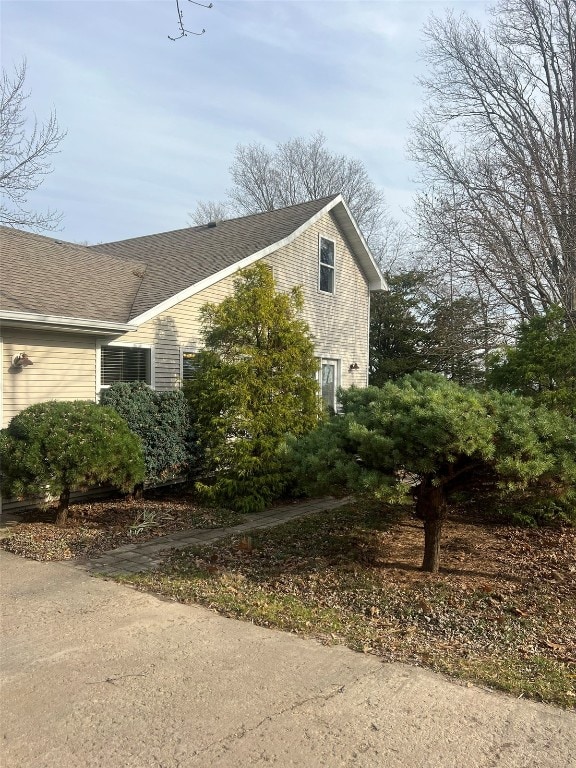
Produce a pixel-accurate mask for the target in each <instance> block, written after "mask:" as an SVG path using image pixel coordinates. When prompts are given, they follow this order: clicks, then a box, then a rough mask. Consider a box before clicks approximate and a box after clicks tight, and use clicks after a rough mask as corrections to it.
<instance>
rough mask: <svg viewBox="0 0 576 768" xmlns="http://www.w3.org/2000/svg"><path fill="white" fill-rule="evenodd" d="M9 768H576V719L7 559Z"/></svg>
mask: <svg viewBox="0 0 576 768" xmlns="http://www.w3.org/2000/svg"><path fill="white" fill-rule="evenodd" d="M0 568H1V574H2V593H3V595H2V603H3V620H2V627H1V629H2V716H1V728H2V750H3V757H2V763H1V764H2V766H3V768H23V766H31V767H33V768H44V767H47V766H58V768H72V766H74V767H76V766H78V768H80V767H82V768H90V767H91V766H102V767H103V768H104V767H106V768H132V767H133V768H148V767H158V768H160V767H161V768H187V766H202V768H206V767H211V766H222V767H224V766H225V767H226V768H232V767H234V768H236V767H237V766H271V765H274V766H305V767H306V768H314V767H315V766H330V767H332V766H354V768H362V767H363V766H378V767H379V768H428V767H430V768H432V766H434V768H449V767H450V768H476V767H479V766H482V768H500V767H502V768H516V767H517V768H547V767H548V766H549V768H573V767H574V766H575V765H576V745H575V741H576V716H575V715H574V714H570V713H566V712H562V711H561V710H558V709H555V708H553V707H547V706H544V705H540V704H536V703H531V702H527V701H523V700H517V699H513V698H510V697H508V696H504V695H498V694H495V693H490V692H487V691H484V690H481V689H478V688H475V687H467V686H461V685H457V684H454V683H451V682H449V681H448V680H446V679H445V678H443V677H441V676H438V675H435V674H433V673H431V672H427V671H424V670H420V669H414V668H411V667H407V666H403V665H401V664H382V663H380V662H379V661H378V660H376V659H375V658H373V657H370V656H363V655H361V654H356V653H353V652H351V651H348V650H346V649H344V648H325V647H322V646H321V645H319V644H317V643H315V642H313V641H308V640H302V639H299V638H296V637H293V636H291V635H288V634H283V633H280V632H276V631H270V630H266V629H262V628H259V627H255V626H252V625H251V624H247V623H242V622H238V621H233V620H230V619H225V618H222V617H220V616H217V615H216V614H213V613H211V612H210V611H207V610H205V609H203V608H199V607H186V606H182V605H178V604H176V603H171V602H166V601H162V600H160V599H158V598H156V597H154V596H151V595H146V594H141V593H138V592H135V591H133V590H131V589H129V588H126V587H122V586H118V585H117V584H114V583H112V582H105V581H102V580H99V579H95V578H92V577H90V576H88V575H87V574H86V573H84V572H83V571H81V570H79V569H77V568H75V567H73V566H70V565H64V564H50V563H35V562H29V561H25V560H21V559H19V558H17V557H15V556H13V555H10V554H8V553H5V552H3V551H0Z"/></svg>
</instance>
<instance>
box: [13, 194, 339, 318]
mask: <svg viewBox="0 0 576 768" xmlns="http://www.w3.org/2000/svg"><path fill="white" fill-rule="evenodd" d="M336 197H337V195H331V196H330V197H325V198H322V199H320V200H313V201H311V202H307V203H300V204H298V205H292V206H290V207H288V208H281V209H278V210H276V211H269V212H266V213H257V214H253V215H250V216H243V217H241V218H237V219H228V220H226V221H220V222H218V223H217V224H216V226H212V227H210V226H200V227H186V228H185V229H178V230H174V231H172V232H162V233H160V234H156V235H147V236H144V237H135V238H131V239H129V240H120V241H118V242H114V243H102V244H99V245H94V246H83V245H75V244H74V243H68V242H63V241H61V240H59V239H58V238H56V237H46V236H43V235H36V234H32V233H30V232H23V231H21V230H18V229H12V228H10V227H0V309H2V310H4V311H8V312H26V313H32V314H37V315H50V316H60V317H70V318H83V319H86V320H97V321H107V322H112V323H128V322H129V321H130V320H131V319H132V318H135V317H137V316H138V315H141V314H142V313H143V312H146V311H147V310H149V309H152V308H153V307H155V306H157V305H158V304H161V303H162V302H163V301H166V300H168V299H170V298H171V297H172V296H174V295H176V294H177V293H179V292H180V291H184V290H186V289H187V288H189V287H190V286H192V285H195V284H196V283H198V282H200V281H201V280H204V279H206V278H209V277H211V276H212V275H215V274H216V273H218V272H220V271H221V270H223V269H226V267H230V266H232V265H233V264H236V263H237V262H239V261H242V260H243V259H245V258H247V257H249V256H251V255H253V254H255V253H257V252H259V251H261V250H263V249H264V248H267V247H269V246H273V245H274V244H275V243H278V242H279V241H281V240H283V239H284V238H286V237H288V236H289V235H291V234H293V233H294V232H295V231H296V230H297V229H298V228H299V227H301V226H302V225H304V224H306V222H307V221H309V219H311V218H312V217H313V216H314V215H315V214H317V213H319V212H320V211H321V210H322V209H323V208H324V207H325V206H326V205H327V204H328V203H329V202H330V201H331V200H334V198H336Z"/></svg>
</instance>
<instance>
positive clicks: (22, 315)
mask: <svg viewBox="0 0 576 768" xmlns="http://www.w3.org/2000/svg"><path fill="white" fill-rule="evenodd" d="M0 323H2V324H3V325H6V326H12V327H27V328H38V329H44V330H60V331H66V332H78V333H89V334H97V335H100V336H106V335H110V336H116V335H118V334H122V333H127V332H128V331H135V330H136V328H137V326H135V325H134V324H132V323H117V322H112V321H109V320H94V319H92V318H85V317H66V316H63V315H43V314H38V313H36V312H12V311H10V310H0Z"/></svg>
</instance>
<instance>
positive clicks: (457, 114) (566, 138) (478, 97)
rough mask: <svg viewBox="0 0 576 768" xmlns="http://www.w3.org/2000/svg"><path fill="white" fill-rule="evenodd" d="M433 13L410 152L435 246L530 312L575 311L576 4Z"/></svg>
mask: <svg viewBox="0 0 576 768" xmlns="http://www.w3.org/2000/svg"><path fill="white" fill-rule="evenodd" d="M492 14H493V16H492V19H491V22H490V24H489V26H488V28H487V29H484V28H483V27H482V26H481V25H480V24H479V23H478V22H476V21H474V20H472V19H470V18H469V17H467V16H465V15H463V16H459V17H456V16H454V15H453V14H451V13H449V14H447V15H446V16H445V17H444V18H441V19H440V18H437V17H432V18H431V20H430V22H429V23H428V25H427V27H426V30H425V34H426V36H427V38H428V42H429V45H428V48H427V52H426V58H427V61H428V63H429V65H430V70H429V74H428V75H427V77H426V78H425V79H424V80H423V85H424V87H425V89H426V94H427V101H426V107H425V110H424V111H423V113H422V114H421V115H420V116H419V118H418V120H417V121H416V123H415V126H414V134H413V140H412V142H411V152H412V155H413V157H414V159H415V160H416V161H418V162H419V163H420V167H421V169H422V180H423V181H424V182H425V185H426V191H424V192H423V193H422V194H421V195H420V196H419V199H418V201H417V206H416V211H417V214H418V217H419V225H420V228H419V231H420V235H421V236H422V237H423V238H424V241H425V245H426V246H427V247H428V248H429V249H430V250H431V251H432V252H436V253H437V254H443V255H444V257H445V258H446V257H447V255H448V254H449V256H450V259H452V260H453V264H454V269H455V270H456V271H457V272H459V273H460V275H462V276H463V277H467V278H472V279H473V280H474V281H475V282H476V284H478V283H480V284H484V285H485V286H488V287H489V288H490V290H491V291H493V292H495V293H496V294H497V295H498V296H499V297H500V299H501V300H503V301H504V302H505V303H506V304H507V305H508V306H509V307H510V308H512V309H513V310H514V311H515V312H516V313H517V314H519V315H520V316H522V317H532V316H534V315H535V314H538V313H539V312H541V311H542V310H545V309H547V308H548V307H549V306H550V305H552V304H561V305H562V306H563V307H564V308H565V309H566V310H568V311H569V312H574V311H575V310H576V3H575V2H574V0H500V1H499V2H498V3H497V5H496V6H495V7H494V8H493V10H492Z"/></svg>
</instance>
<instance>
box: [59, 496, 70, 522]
mask: <svg viewBox="0 0 576 768" xmlns="http://www.w3.org/2000/svg"><path fill="white" fill-rule="evenodd" d="M69 503H70V488H66V489H65V490H63V491H62V493H61V494H60V499H59V501H58V509H57V510H56V525H61V526H63V525H66V521H67V520H68V504H69Z"/></svg>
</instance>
